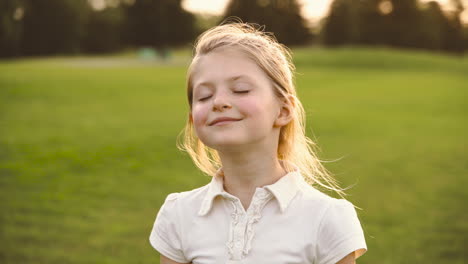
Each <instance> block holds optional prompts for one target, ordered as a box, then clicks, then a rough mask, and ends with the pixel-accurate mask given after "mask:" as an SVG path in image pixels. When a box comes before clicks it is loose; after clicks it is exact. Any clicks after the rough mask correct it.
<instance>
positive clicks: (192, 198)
mask: <svg viewBox="0 0 468 264" xmlns="http://www.w3.org/2000/svg"><path fill="white" fill-rule="evenodd" d="M207 191H208V184H207V185H204V186H202V187H199V188H196V189H193V190H190V191H184V192H175V193H170V194H168V195H167V197H166V199H165V201H164V204H163V206H162V208H161V210H163V209H164V210H171V211H173V210H177V211H179V210H182V212H188V211H190V209H199V207H200V206H201V203H202V201H203V199H204V198H205V196H206V193H207ZM197 206H198V207H197Z"/></svg>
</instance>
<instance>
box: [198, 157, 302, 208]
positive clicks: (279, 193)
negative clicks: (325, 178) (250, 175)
mask: <svg viewBox="0 0 468 264" xmlns="http://www.w3.org/2000/svg"><path fill="white" fill-rule="evenodd" d="M291 167H293V168H294V170H292V171H290V172H289V173H287V174H286V175H284V176H283V177H281V178H280V179H279V180H278V181H276V182H275V183H273V184H271V185H267V186H264V187H263V188H265V189H266V190H268V191H270V192H271V193H272V194H273V196H274V197H275V198H276V200H277V201H278V204H279V206H280V209H281V213H284V212H285V211H286V209H287V207H288V206H289V204H290V202H291V200H292V199H293V198H294V196H295V195H296V193H297V191H298V190H299V188H300V182H301V181H304V179H303V178H302V175H301V173H300V172H299V169H298V168H297V166H295V165H293V164H292V166H291ZM223 177H224V174H223V171H222V168H220V169H218V171H217V172H216V174H215V176H213V178H212V179H211V182H210V183H209V184H208V191H207V193H206V195H205V197H204V199H203V201H202V205H201V207H200V210H199V211H198V215H200V216H204V215H206V214H208V212H209V211H210V210H211V208H212V207H213V201H214V199H215V198H216V197H217V196H222V197H225V198H229V197H231V198H232V197H233V196H232V195H231V194H229V193H227V192H226V191H224V188H223Z"/></svg>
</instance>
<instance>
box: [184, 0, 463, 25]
mask: <svg viewBox="0 0 468 264" xmlns="http://www.w3.org/2000/svg"><path fill="white" fill-rule="evenodd" d="M298 1H299V3H301V4H302V5H303V10H302V13H303V16H304V17H305V18H306V19H308V20H312V21H316V20H318V19H320V18H322V17H324V16H325V15H326V14H327V12H328V8H329V6H330V4H331V2H332V1H333V0H298ZM422 1H423V2H429V1H431V0H422ZM437 1H438V2H439V3H440V4H441V5H442V6H443V7H444V9H450V5H449V2H450V0H437ZM462 1H463V2H464V4H465V6H466V7H467V10H465V12H464V13H463V15H462V17H463V20H464V21H465V22H466V21H468V0H462ZM228 2H229V0H184V1H183V2H182V5H183V7H184V8H185V9H187V10H189V11H191V12H195V13H206V14H214V15H219V14H222V12H223V11H224V8H225V7H226V5H227V3H228Z"/></svg>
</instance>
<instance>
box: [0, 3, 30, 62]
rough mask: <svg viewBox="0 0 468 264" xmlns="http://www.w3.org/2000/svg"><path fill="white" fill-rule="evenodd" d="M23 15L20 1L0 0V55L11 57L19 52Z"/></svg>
mask: <svg viewBox="0 0 468 264" xmlns="http://www.w3.org/2000/svg"><path fill="white" fill-rule="evenodd" d="M23 15H24V7H23V4H22V1H20V0H2V1H0V57H13V56H18V55H19V54H20V49H19V46H20V42H21V35H22V30H23Z"/></svg>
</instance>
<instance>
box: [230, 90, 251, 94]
mask: <svg viewBox="0 0 468 264" xmlns="http://www.w3.org/2000/svg"><path fill="white" fill-rule="evenodd" d="M248 92H250V91H248V90H247V91H234V93H240V94H243V93H248Z"/></svg>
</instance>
